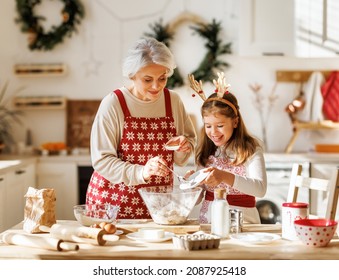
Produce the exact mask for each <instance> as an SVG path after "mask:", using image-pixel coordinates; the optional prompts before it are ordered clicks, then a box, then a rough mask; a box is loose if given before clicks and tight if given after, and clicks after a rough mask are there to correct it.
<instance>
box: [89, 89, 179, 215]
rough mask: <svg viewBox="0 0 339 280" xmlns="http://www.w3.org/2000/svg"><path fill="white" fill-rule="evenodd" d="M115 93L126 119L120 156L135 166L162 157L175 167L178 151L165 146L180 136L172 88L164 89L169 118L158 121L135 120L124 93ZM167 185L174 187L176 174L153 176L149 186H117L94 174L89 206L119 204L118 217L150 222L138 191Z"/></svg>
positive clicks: (96, 173) (90, 188) (90, 187)
mask: <svg viewBox="0 0 339 280" xmlns="http://www.w3.org/2000/svg"><path fill="white" fill-rule="evenodd" d="M114 92H115V94H117V96H118V98H119V102H120V105H121V107H122V109H123V112H124V116H125V120H124V128H123V136H122V139H121V141H120V144H119V147H118V157H119V158H120V159H121V160H123V161H128V162H130V163H133V164H140V165H145V164H146V162H147V161H148V160H149V159H150V158H152V157H156V156H159V157H162V158H163V159H165V160H166V162H167V163H168V166H169V167H172V166H173V161H174V159H173V154H174V152H173V151H168V150H166V149H165V147H164V146H165V143H166V142H167V141H168V140H169V139H170V138H172V137H174V136H176V128H175V126H174V119H173V116H172V108H171V100H170V93H169V91H168V89H164V94H165V107H166V116H165V117H158V118H145V117H132V116H131V114H130V112H129V109H128V107H127V104H126V101H125V98H124V96H123V93H122V92H121V91H120V90H116V91H114ZM164 185H173V175H172V174H169V175H168V176H166V177H160V176H152V177H151V178H150V180H149V182H148V183H147V184H140V185H136V186H127V185H125V184H124V183H123V182H121V183H118V184H113V183H111V182H109V181H108V180H107V179H105V178H104V177H103V176H101V175H100V174H99V173H98V172H96V171H94V172H93V174H92V177H91V180H90V183H89V186H88V189H87V195H86V203H87V204H112V205H117V206H119V208H120V209H119V213H118V217H117V218H123V219H150V218H151V216H150V214H149V212H148V210H147V208H146V205H145V203H144V201H143V199H142V198H141V196H140V194H139V192H138V189H139V188H142V187H149V186H164Z"/></svg>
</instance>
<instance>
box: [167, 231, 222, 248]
mask: <svg viewBox="0 0 339 280" xmlns="http://www.w3.org/2000/svg"><path fill="white" fill-rule="evenodd" d="M172 240H173V245H174V247H175V248H176V249H182V250H188V251H191V250H205V249H217V248H219V245H220V237H219V236H216V235H213V234H206V233H193V234H186V235H181V236H178V235H175V236H173V238H172Z"/></svg>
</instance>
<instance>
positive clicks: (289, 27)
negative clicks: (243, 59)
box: [239, 0, 295, 56]
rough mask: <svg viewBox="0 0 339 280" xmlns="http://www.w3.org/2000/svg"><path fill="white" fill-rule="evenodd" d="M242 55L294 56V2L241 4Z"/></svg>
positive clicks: (250, 1)
mask: <svg viewBox="0 0 339 280" xmlns="http://www.w3.org/2000/svg"><path fill="white" fill-rule="evenodd" d="M239 17H240V21H239V55H242V56H261V55H294V42H295V39H294V28H295V26H294V1H293V0H285V1H281V0H241V1H240V9H239Z"/></svg>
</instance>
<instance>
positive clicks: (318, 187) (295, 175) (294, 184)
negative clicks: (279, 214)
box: [287, 164, 339, 220]
mask: <svg viewBox="0 0 339 280" xmlns="http://www.w3.org/2000/svg"><path fill="white" fill-rule="evenodd" d="M301 172H302V165H300V164H294V165H293V168H292V173H291V180H290V186H289V190H288V195H287V202H297V201H298V199H297V198H298V191H299V188H307V189H309V190H315V191H320V192H326V193H327V209H326V214H325V218H326V219H331V220H335V217H336V211H337V204H338V196H339V167H337V169H336V170H335V171H334V172H333V176H332V178H330V179H328V180H327V179H320V178H314V177H305V176H303V175H302V173H301ZM298 202H305V201H298ZM308 202H309V204H310V205H309V206H310V209H311V202H312V199H310V201H308Z"/></svg>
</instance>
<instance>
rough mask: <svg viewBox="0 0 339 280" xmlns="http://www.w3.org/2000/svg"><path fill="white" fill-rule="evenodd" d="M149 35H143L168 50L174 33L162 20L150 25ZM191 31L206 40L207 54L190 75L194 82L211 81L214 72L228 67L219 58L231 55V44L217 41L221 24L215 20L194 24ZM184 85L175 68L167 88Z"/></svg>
mask: <svg viewBox="0 0 339 280" xmlns="http://www.w3.org/2000/svg"><path fill="white" fill-rule="evenodd" d="M150 28H151V30H152V32H151V33H145V35H146V36H149V37H153V38H155V39H157V40H158V41H161V42H163V43H164V44H165V45H166V46H167V47H169V48H170V41H171V40H172V39H173V37H174V33H173V32H170V31H169V25H168V24H167V25H163V23H162V19H160V21H159V22H156V23H154V24H153V25H152V24H151V25H150ZM190 28H191V29H193V30H194V31H195V33H196V34H198V35H199V36H200V37H202V38H203V39H205V40H207V42H206V44H205V47H206V49H207V53H206V54H205V56H204V58H203V60H202V61H201V62H200V64H199V66H198V68H197V69H196V70H194V71H193V72H192V73H191V74H193V75H194V77H195V79H196V80H202V81H209V82H210V81H212V80H213V79H214V77H215V75H216V72H218V71H223V70H224V69H225V68H227V67H229V66H230V65H229V64H228V63H227V62H225V61H222V60H220V58H219V57H220V56H221V55H223V54H231V53H232V51H231V45H232V43H228V44H223V43H222V41H221V40H220V39H219V34H220V31H221V22H217V21H216V20H215V19H213V20H212V22H211V23H208V24H205V23H196V25H195V26H191V27H190ZM183 84H184V80H183V78H182V76H181V74H180V72H179V70H178V68H176V69H175V70H174V73H173V75H172V76H171V77H170V78H169V79H168V82H167V86H168V87H169V88H173V87H179V86H182V85H183Z"/></svg>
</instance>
